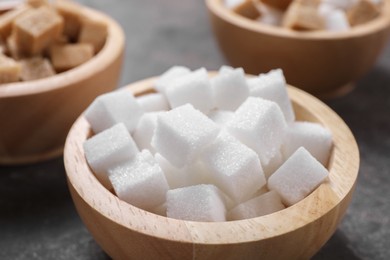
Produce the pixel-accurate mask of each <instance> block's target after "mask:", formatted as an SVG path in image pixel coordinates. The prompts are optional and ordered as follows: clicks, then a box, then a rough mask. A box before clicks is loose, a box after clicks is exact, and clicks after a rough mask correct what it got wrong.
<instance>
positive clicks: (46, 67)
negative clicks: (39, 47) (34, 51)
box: [19, 57, 56, 81]
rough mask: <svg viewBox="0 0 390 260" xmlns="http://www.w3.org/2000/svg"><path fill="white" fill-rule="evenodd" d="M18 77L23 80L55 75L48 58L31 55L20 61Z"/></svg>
mask: <svg viewBox="0 0 390 260" xmlns="http://www.w3.org/2000/svg"><path fill="white" fill-rule="evenodd" d="M19 63H20V68H21V71H20V79H21V80H23V81H28V80H34V79H41V78H46V77H50V76H53V75H55V74H56V73H55V71H54V69H53V67H52V66H51V64H50V61H49V60H48V59H45V58H42V57H33V58H29V59H23V60H21V61H20V62H19Z"/></svg>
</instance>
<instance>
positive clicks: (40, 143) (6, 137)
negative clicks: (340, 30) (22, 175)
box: [0, 7, 125, 164]
mask: <svg viewBox="0 0 390 260" xmlns="http://www.w3.org/2000/svg"><path fill="white" fill-rule="evenodd" d="M81 11H82V12H83V14H85V16H87V17H90V18H93V19H99V20H103V21H105V22H106V23H107V25H108V36H107V39H106V43H105V45H104V47H103V49H102V50H101V51H100V52H99V53H98V54H97V55H95V56H94V57H93V58H92V59H91V60H89V61H87V62H86V63H84V64H82V65H80V66H78V67H76V68H74V69H71V70H69V71H66V72H63V73H60V74H57V75H55V76H52V77H48V78H44V79H39V80H34V81H27V82H17V83H9V84H2V85H0V122H1V124H2V125H1V127H0V164H19V163H31V162H37V161H42V160H46V159H50V158H53V157H56V156H60V155H61V154H62V151H63V146H64V143H65V138H66V135H67V133H68V132H69V129H70V127H71V126H72V124H73V123H74V121H75V120H76V118H77V117H78V116H79V115H80V114H81V112H82V111H83V110H84V109H85V108H86V107H87V106H88V105H89V104H90V103H91V102H92V101H93V100H94V99H95V97H96V96H98V95H100V94H102V93H104V92H108V91H111V90H113V89H115V88H116V87H117V84H118V81H119V76H120V72H121V67H122V59H123V53H124V41H125V36H124V32H123V30H122V29H121V27H120V25H119V24H118V23H117V22H115V21H114V20H113V19H111V18H110V17H108V16H106V15H104V14H102V13H100V12H98V11H95V10H92V9H89V8H87V7H82V9H81Z"/></svg>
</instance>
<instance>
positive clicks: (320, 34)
mask: <svg viewBox="0 0 390 260" xmlns="http://www.w3.org/2000/svg"><path fill="white" fill-rule="evenodd" d="M206 5H207V8H208V9H209V10H210V12H211V13H213V14H214V15H216V16H217V17H219V18H220V19H222V20H224V21H225V22H227V23H230V24H233V25H235V26H237V27H239V28H241V29H245V30H249V31H252V32H254V33H260V34H268V35H271V36H275V37H286V38H293V39H301V40H336V39H348V38H358V37H361V36H364V35H369V34H372V33H374V32H378V31H382V30H385V29H387V28H389V27H390V0H384V2H383V6H382V8H381V14H380V16H379V17H377V18H375V19H373V20H372V21H369V22H367V23H365V24H361V25H358V26H354V27H352V28H351V29H349V30H348V31H344V32H335V31H325V30H321V31H308V32H302V31H294V30H290V29H287V28H282V27H277V26H269V25H265V24H262V23H260V22H257V21H255V20H251V19H249V18H246V17H243V16H242V15H240V14H237V13H235V12H233V11H232V10H230V9H228V8H226V7H225V6H223V3H222V0H206Z"/></svg>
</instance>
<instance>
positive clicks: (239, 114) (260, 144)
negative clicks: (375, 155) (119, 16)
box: [84, 66, 332, 222]
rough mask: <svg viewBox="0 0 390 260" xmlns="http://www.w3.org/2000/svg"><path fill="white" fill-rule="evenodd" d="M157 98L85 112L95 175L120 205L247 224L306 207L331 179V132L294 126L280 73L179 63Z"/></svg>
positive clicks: (112, 98)
mask: <svg viewBox="0 0 390 260" xmlns="http://www.w3.org/2000/svg"><path fill="white" fill-rule="evenodd" d="M154 89H155V92H153V93H149V94H145V95H142V96H139V97H134V96H133V94H132V92H131V90H130V89H120V90H117V91H114V92H111V93H107V94H103V95H101V96H99V97H97V98H96V99H95V101H94V102H93V103H92V104H91V105H90V106H89V107H88V108H87V110H86V111H85V113H84V116H85V118H86V119H87V121H88V122H89V124H90V126H91V128H92V130H93V132H94V135H93V136H92V137H91V138H89V139H88V140H86V141H85V143H84V151H85V156H86V159H87V162H88V164H89V166H90V168H91V169H92V171H93V172H94V174H95V176H96V177H97V179H98V180H99V181H100V182H101V183H102V185H104V186H105V187H106V188H107V189H110V190H112V189H113V192H115V194H116V195H117V196H118V197H119V198H120V199H121V200H123V201H126V202H128V203H130V204H132V205H133V206H136V207H139V208H141V209H144V210H147V211H150V212H152V213H155V214H159V215H163V216H167V217H170V218H176V219H182V220H191V221H206V222H210V221H227V220H240V219H247V218H253V217H258V216H262V215H265V214H270V213H273V212H275V211H278V210H282V209H284V208H285V207H288V206H291V205H293V204H294V203H297V202H299V201H300V200H302V199H303V198H305V197H306V196H307V195H308V194H310V193H311V192H312V191H313V190H314V189H316V188H317V187H318V186H319V185H320V184H321V183H322V182H324V181H327V177H328V174H329V173H328V170H327V169H326V168H325V166H326V165H327V164H328V161H329V157H330V152H331V149H332V136H331V133H330V131H329V130H328V129H326V128H324V127H323V126H322V125H320V124H317V123H312V122H299V121H295V114H294V111H293V107H292V104H291V101H290V99H289V96H288V93H287V87H286V81H285V78H284V75H283V72H282V71H281V70H280V69H276V70H272V71H270V72H268V73H266V74H260V75H259V76H256V77H255V76H247V75H245V73H244V71H243V69H242V68H232V67H229V66H222V67H221V68H220V70H219V71H218V72H217V73H215V74H210V75H209V73H208V72H207V70H206V69H204V68H200V69H198V70H195V71H191V70H190V69H188V68H186V67H182V66H174V67H172V68H170V69H169V70H168V71H166V72H165V73H163V74H162V75H161V76H160V77H158V78H157V79H156V80H155V81H154Z"/></svg>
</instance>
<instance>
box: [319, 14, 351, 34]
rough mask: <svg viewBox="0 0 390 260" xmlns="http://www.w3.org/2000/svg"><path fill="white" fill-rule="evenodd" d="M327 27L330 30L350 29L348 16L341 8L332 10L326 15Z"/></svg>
mask: <svg viewBox="0 0 390 260" xmlns="http://www.w3.org/2000/svg"><path fill="white" fill-rule="evenodd" d="M324 19H325V29H326V30H328V31H346V30H348V29H350V25H349V22H348V18H347V16H346V14H345V13H344V12H343V11H341V10H332V11H330V12H328V13H327V14H326V15H325V16H324Z"/></svg>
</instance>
